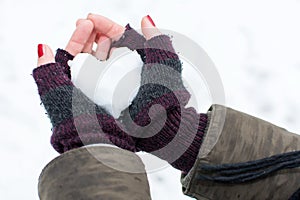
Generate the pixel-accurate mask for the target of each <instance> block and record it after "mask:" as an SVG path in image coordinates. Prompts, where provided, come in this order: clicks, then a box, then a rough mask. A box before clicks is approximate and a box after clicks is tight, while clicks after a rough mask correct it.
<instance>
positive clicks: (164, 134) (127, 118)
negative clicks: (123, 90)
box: [113, 25, 207, 172]
mask: <svg viewBox="0 0 300 200" xmlns="http://www.w3.org/2000/svg"><path fill="white" fill-rule="evenodd" d="M124 35H125V36H124V37H122V38H121V39H120V41H118V42H117V43H115V44H113V45H114V46H116V47H118V45H117V44H119V45H120V44H121V45H122V46H127V47H128V48H129V49H131V50H137V52H138V53H139V54H140V56H141V58H142V60H143V62H144V65H143V67H142V74H141V87H140V88H139V91H138V93H137V95H136V97H135V98H134V100H133V101H132V103H131V104H130V106H129V107H128V109H126V110H124V111H123V112H122V114H121V118H120V119H121V120H122V121H123V122H124V123H125V124H126V127H127V128H128V130H129V131H130V132H131V134H132V135H134V136H135V137H136V148H137V150H139V151H146V152H149V153H151V154H154V155H156V156H158V157H159V158H161V159H164V160H166V161H168V162H169V163H170V164H171V165H172V166H173V167H175V168H177V169H180V170H181V171H183V172H188V171H189V170H190V169H191V167H192V166H193V164H194V162H195V160H196V157H197V154H198V151H199V148H200V146H201V143H202V139H203V135H204V131H205V128H206V124H207V115H206V114H198V113H197V112H196V110H195V109H194V108H185V106H186V104H187V103H188V101H189V98H190V94H189V92H188V91H187V90H186V88H185V87H184V85H183V82H182V76H181V72H182V64H181V61H180V60H179V58H178V55H177V54H176V53H175V50H174V48H173V46H172V42H171V40H170V38H169V36H167V35H159V36H155V37H153V38H151V39H150V40H148V41H145V39H144V37H143V36H141V35H140V34H138V33H137V32H136V31H135V30H133V29H132V28H131V27H130V26H129V25H127V26H126V31H125V34H124ZM134 41H136V42H138V44H136V43H134ZM143 41H144V44H141V42H143ZM155 104H159V105H161V106H162V107H153V105H155ZM151 107H152V108H151ZM150 108H151V116H152V121H151V118H150V117H149V110H150ZM163 114H166V119H165V123H164V124H163V125H162V120H163V117H162V116H163ZM131 119H132V120H131ZM136 124H137V125H139V126H137V125H136ZM141 127H144V128H141ZM145 127H146V129H145ZM155 133H156V134H155ZM149 135H150V136H149ZM167 146H168V147H167Z"/></svg>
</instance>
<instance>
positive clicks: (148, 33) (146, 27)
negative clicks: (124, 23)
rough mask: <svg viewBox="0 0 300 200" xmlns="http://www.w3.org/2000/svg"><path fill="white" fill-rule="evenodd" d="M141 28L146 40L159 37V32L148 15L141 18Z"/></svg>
mask: <svg viewBox="0 0 300 200" xmlns="http://www.w3.org/2000/svg"><path fill="white" fill-rule="evenodd" d="M141 27H142V33H143V35H144V36H145V38H146V39H147V40H149V39H151V38H152V37H155V36H158V35H161V32H160V31H159V29H158V28H156V26H155V24H154V22H153V20H152V18H151V17H150V16H149V15H147V16H145V17H143V19H142V22H141Z"/></svg>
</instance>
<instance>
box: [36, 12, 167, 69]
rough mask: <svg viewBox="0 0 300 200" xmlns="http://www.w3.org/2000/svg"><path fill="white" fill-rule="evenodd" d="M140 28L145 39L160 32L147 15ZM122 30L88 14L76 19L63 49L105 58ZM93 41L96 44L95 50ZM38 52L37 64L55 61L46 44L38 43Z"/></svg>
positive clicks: (71, 52) (105, 20)
mask: <svg viewBox="0 0 300 200" xmlns="http://www.w3.org/2000/svg"><path fill="white" fill-rule="evenodd" d="M141 28H142V33H143V35H144V37H145V38H146V40H149V39H150V38H152V37H154V36H157V35H160V34H161V32H160V31H159V30H158V29H157V28H156V27H155V24H154V22H153V20H152V19H151V17H150V16H149V15H147V16H145V17H143V18H142V21H141ZM124 31H125V28H124V27H123V26H121V25H119V24H117V23H115V22H114V21H112V20H110V19H108V18H106V17H104V16H101V15H96V14H89V15H88V16H87V18H86V19H79V20H77V22H76V29H75V31H74V32H73V35H72V36H71V38H70V40H69V42H68V44H67V46H66V48H65V50H66V51H67V52H69V53H70V54H71V55H73V56H76V55H77V54H79V53H90V54H92V55H94V56H95V57H96V58H98V59H99V60H105V59H106V58H107V57H108V56H109V55H108V54H109V53H110V52H109V51H110V46H111V43H112V42H113V41H117V40H118V39H119V38H120V37H121V36H122V34H123V33H124ZM94 43H95V44H96V45H97V47H96V50H95V51H94V50H93V45H94ZM38 53H39V58H38V64H37V65H38V66H41V65H44V64H48V63H53V62H55V59H54V54H53V51H52V50H51V49H50V47H49V46H48V45H45V44H43V45H39V47H38Z"/></svg>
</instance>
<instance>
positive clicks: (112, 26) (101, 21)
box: [88, 14, 125, 41]
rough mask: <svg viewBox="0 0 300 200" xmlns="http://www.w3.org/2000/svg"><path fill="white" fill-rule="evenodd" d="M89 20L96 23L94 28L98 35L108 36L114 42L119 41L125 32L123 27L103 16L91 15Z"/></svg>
mask: <svg viewBox="0 0 300 200" xmlns="http://www.w3.org/2000/svg"><path fill="white" fill-rule="evenodd" d="M88 19H89V20H91V21H92V22H93V23H94V28H95V30H96V31H97V32H98V33H101V34H104V35H106V36H107V37H109V38H111V39H112V40H113V41H116V40H118V39H119V38H120V37H121V36H122V34H123V33H124V31H125V28H124V27H123V26H121V25H119V24H117V23H115V22H113V21H112V20H110V19H108V18H106V17H103V16H101V15H96V14H89V15H88Z"/></svg>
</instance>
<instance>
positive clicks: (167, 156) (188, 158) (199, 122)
mask: <svg viewBox="0 0 300 200" xmlns="http://www.w3.org/2000/svg"><path fill="white" fill-rule="evenodd" d="M159 119H160V116H157V118H156V119H155V121H154V122H153V124H151V126H150V127H149V128H147V132H148V133H157V134H155V135H153V136H151V137H148V138H145V135H141V137H140V138H138V139H137V142H136V147H137V149H138V150H142V151H146V152H149V153H151V154H154V155H156V156H158V157H159V158H161V159H163V160H166V161H167V162H169V163H170V164H171V165H172V166H173V167H174V168H176V169H179V170H181V171H183V172H188V171H189V170H190V169H191V168H192V166H193V165H194V162H195V160H196V158H197V155H198V152H199V149H200V146H201V143H202V139H203V135H204V131H205V128H206V124H207V115H206V114H200V115H199V114H197V113H196V111H195V109H194V108H187V109H183V110H182V113H180V111H179V110H172V111H169V112H167V120H166V123H165V124H164V126H163V128H162V129H161V130H157V129H158V128H159V127H158V126H160V123H159V121H158V120H159ZM144 132H145V131H144ZM139 134H144V133H142V132H141V133H139ZM171 143H172V144H171ZM168 145H170V146H168Z"/></svg>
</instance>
